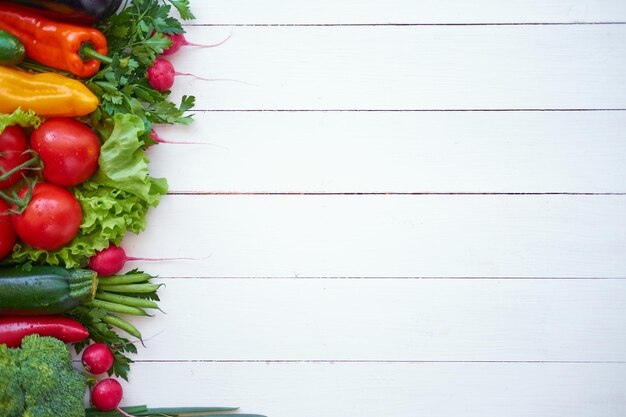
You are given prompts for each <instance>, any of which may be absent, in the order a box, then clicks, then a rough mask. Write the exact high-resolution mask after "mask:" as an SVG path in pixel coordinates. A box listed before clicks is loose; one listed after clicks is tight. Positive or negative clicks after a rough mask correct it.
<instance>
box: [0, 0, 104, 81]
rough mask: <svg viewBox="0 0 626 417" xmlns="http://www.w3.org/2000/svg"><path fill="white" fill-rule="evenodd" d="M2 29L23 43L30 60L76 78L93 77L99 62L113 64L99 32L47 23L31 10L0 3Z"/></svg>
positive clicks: (76, 26)
mask: <svg viewBox="0 0 626 417" xmlns="http://www.w3.org/2000/svg"><path fill="white" fill-rule="evenodd" d="M0 29H2V30H5V31H7V32H9V33H10V34H12V35H13V36H15V37H16V38H18V39H19V40H20V41H21V42H22V43H23V44H24V47H25V48H26V56H28V57H29V58H31V59H34V60H35V61H38V62H41V63H42V64H45V65H48V66H49V67H52V68H56V69H59V70H64V71H69V72H71V73H72V74H74V75H76V76H77V77H91V76H92V75H94V74H95V73H96V72H98V69H99V68H100V60H102V61H105V62H110V59H109V58H108V57H107V56H106V54H107V40H106V38H105V37H104V35H103V34H102V33H101V32H100V31H98V30H97V29H94V28H90V27H86V26H78V25H73V24H70V23H61V22H57V21H54V20H51V19H48V18H46V17H44V16H42V15H40V14H38V13H37V10H34V11H33V9H31V8H29V7H25V6H21V5H19V4H13V3H8V2H6V1H0ZM84 57H85V58H91V59H83V58H84Z"/></svg>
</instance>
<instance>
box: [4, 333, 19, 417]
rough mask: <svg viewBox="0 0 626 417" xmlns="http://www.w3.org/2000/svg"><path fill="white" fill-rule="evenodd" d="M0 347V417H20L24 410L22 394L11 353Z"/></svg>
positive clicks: (11, 350) (11, 351)
mask: <svg viewBox="0 0 626 417" xmlns="http://www.w3.org/2000/svg"><path fill="white" fill-rule="evenodd" d="M14 350H15V349H7V347H6V345H0V416H1V417H20V416H21V415H22V411H23V410H24V393H23V392H22V389H21V387H20V385H19V383H18V380H17V366H16V365H15V361H14V360H13V356H14V354H13V351H14Z"/></svg>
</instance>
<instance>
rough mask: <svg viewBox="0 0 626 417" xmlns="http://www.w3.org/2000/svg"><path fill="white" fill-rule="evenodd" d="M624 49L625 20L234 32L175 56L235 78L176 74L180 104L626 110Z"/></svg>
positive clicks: (201, 32) (192, 68) (193, 32)
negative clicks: (192, 98)
mask: <svg viewBox="0 0 626 417" xmlns="http://www.w3.org/2000/svg"><path fill="white" fill-rule="evenodd" d="M228 33H229V29H228V28H224V27H217V28H211V27H192V28H189V34H188V35H189V38H190V39H198V38H199V39H200V40H202V41H213V40H215V41H217V40H219V39H222V38H224V37H225V36H226V35H228ZM496 38H497V40H498V41H497V42H494V41H493V40H494V39H496ZM624 43H626V25H590V26H471V27H467V26H445V27H441V26H426V27H424V26H420V27H415V26H409V27H405V26H400V27H387V26H384V27H376V28H375V29H374V30H372V28H371V27H360V26H358V27H345V26H339V27H237V28H235V29H234V32H233V37H232V39H231V40H230V41H228V42H227V43H226V44H224V45H223V46H221V47H219V48H213V49H204V50H197V51H192V50H191V49H192V48H190V49H187V50H186V52H187V53H186V54H181V55H176V56H174V57H173V58H172V62H173V63H174V65H175V67H176V68H177V70H178V71H180V72H183V73H192V74H196V75H199V76H203V77H209V78H216V79H232V80H236V81H214V82H210V81H201V80H195V79H194V78H191V77H179V78H178V79H177V81H176V87H177V88H176V93H175V94H174V97H179V96H180V95H182V94H183V93H187V94H188V93H191V92H193V93H195V94H196V95H197V98H198V103H197V104H198V105H197V108H198V109H205V110H242V109H243V110H276V109H279V110H282V109H286V110H372V109H375V110H380V109H385V110H390V109H392V110H406V109H409V110H429V109H443V110H450V109H499V110H507V109H508V110H510V109H615V108H617V109H623V108H626V98H625V97H626V75H625V74H624V72H623V71H622V65H623V63H624V61H625V60H626V52H625V51H624V50H623V49H622V48H621V46H622V45H623V44H624ZM244 83H249V84H244Z"/></svg>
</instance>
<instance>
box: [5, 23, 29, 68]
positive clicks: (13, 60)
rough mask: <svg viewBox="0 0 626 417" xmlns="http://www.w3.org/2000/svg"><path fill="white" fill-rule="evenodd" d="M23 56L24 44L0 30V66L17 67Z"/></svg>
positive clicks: (24, 52) (24, 53)
mask: <svg viewBox="0 0 626 417" xmlns="http://www.w3.org/2000/svg"><path fill="white" fill-rule="evenodd" d="M25 55H26V49H25V48H24V44H22V42H20V40H19V39H17V38H16V37H15V36H13V35H11V34H10V33H9V32H6V31H4V30H0V65H17V64H19V63H20V62H22V60H23V59H24V56H25Z"/></svg>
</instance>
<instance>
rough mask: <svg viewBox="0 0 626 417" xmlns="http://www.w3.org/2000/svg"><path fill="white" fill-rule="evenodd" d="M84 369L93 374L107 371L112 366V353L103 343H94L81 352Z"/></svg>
mask: <svg viewBox="0 0 626 417" xmlns="http://www.w3.org/2000/svg"><path fill="white" fill-rule="evenodd" d="M82 359H83V365H84V366H85V370H87V372H90V373H92V374H94V375H100V374H103V373H105V372H107V371H108V370H109V369H111V367H112V366H113V360H114V358H113V353H111V349H109V347H108V346H107V345H105V344H104V343H94V344H93V345H91V346H89V347H87V349H85V351H84V352H83V358H82Z"/></svg>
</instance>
